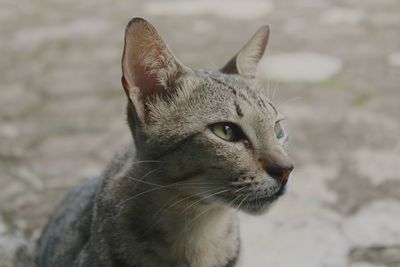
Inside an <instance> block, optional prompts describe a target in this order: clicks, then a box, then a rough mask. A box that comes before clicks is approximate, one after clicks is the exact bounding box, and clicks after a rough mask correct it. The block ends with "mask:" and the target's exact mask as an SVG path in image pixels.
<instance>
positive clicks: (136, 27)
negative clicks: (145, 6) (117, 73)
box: [122, 18, 190, 123]
mask: <svg viewBox="0 0 400 267" xmlns="http://www.w3.org/2000/svg"><path fill="white" fill-rule="evenodd" d="M189 71H190V69H189V68H187V67H185V66H183V65H182V64H181V63H179V62H178V60H177V59H176V58H175V57H174V55H173V54H172V52H171V51H170V50H169V49H168V47H167V45H166V43H165V42H164V41H163V40H162V38H161V36H160V35H159V34H158V32H157V30H156V29H155V28H154V27H153V25H151V24H150V23H149V22H147V21H146V20H144V19H142V18H133V19H132V20H131V21H130V22H129V23H128V26H127V27H126V31H125V46H124V53H123V55H122V73H123V76H122V85H123V87H124V90H125V92H126V94H127V96H128V97H129V98H130V100H131V101H132V103H133V105H134V107H135V111H136V114H137V117H138V118H139V120H140V121H141V122H144V123H145V122H146V118H147V115H148V112H149V110H148V104H149V102H150V101H151V100H152V99H154V98H155V97H156V96H162V95H166V94H169V93H171V91H172V90H174V86H173V85H171V83H172V82H173V81H174V80H175V79H177V78H178V76H180V75H183V74H184V73H187V72H189Z"/></svg>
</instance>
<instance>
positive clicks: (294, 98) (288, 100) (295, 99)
mask: <svg viewBox="0 0 400 267" xmlns="http://www.w3.org/2000/svg"><path fill="white" fill-rule="evenodd" d="M303 98H304V97H302V96H295V97H291V98H289V99H286V100H285V101H283V102H281V103H280V106H283V105H287V104H289V103H290V102H293V101H298V100H301V99H303Z"/></svg>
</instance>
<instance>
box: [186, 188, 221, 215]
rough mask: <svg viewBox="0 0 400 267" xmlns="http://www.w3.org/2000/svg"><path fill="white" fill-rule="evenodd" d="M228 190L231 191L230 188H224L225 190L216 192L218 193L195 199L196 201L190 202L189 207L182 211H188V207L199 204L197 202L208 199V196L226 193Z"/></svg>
mask: <svg viewBox="0 0 400 267" xmlns="http://www.w3.org/2000/svg"><path fill="white" fill-rule="evenodd" d="M227 191H229V189H224V190H221V191H218V192H216V193H213V194H211V195H208V196H206V197H202V198H200V199H199V200H197V201H195V202H194V203H192V204H190V205H189V206H187V207H186V208H185V209H184V210H183V211H182V213H185V211H187V210H188V209H190V208H191V207H193V206H194V205H195V204H197V203H199V202H201V201H203V200H206V199H208V198H210V197H212V196H215V195H217V194H221V193H225V192H227Z"/></svg>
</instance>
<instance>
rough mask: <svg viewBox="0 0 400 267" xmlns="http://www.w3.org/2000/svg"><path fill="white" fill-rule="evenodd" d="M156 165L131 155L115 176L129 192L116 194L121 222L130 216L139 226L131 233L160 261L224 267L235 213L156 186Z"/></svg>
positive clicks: (233, 243) (235, 244)
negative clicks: (160, 258)
mask: <svg viewBox="0 0 400 267" xmlns="http://www.w3.org/2000/svg"><path fill="white" fill-rule="evenodd" d="M155 165H156V164H154V163H153V162H150V161H149V162H146V160H142V159H137V158H132V157H131V158H129V159H127V161H126V162H125V164H123V165H120V170H119V171H118V172H115V173H114V177H113V180H114V182H115V184H116V185H118V184H119V185H122V184H123V185H124V188H126V189H127V190H124V191H123V192H115V193H116V194H114V196H115V195H118V196H119V197H118V198H119V199H118V205H119V209H120V212H119V217H120V220H119V222H120V223H127V222H129V221H130V219H127V217H132V220H135V221H136V223H137V225H135V229H134V231H136V233H135V234H136V235H139V236H140V237H141V238H143V239H145V240H148V241H149V240H151V242H149V243H151V244H153V245H154V244H156V245H155V246H154V247H156V249H154V247H153V248H152V249H153V251H155V253H156V254H157V255H159V256H160V257H166V256H165V255H169V256H168V257H171V258H172V259H178V261H179V260H182V262H190V263H191V264H192V265H191V266H218V264H217V265H216V264H215V263H221V266H224V262H226V261H227V259H232V258H235V257H237V253H238V248H239V231H238V224H237V219H236V214H235V212H234V210H232V209H231V208H228V207H225V206H221V205H216V204H209V203H206V202H204V201H202V199H200V198H199V197H192V196H188V195H182V194H180V193H179V190H177V188H175V187H170V186H168V185H161V184H159V183H157V182H155V181H160V178H161V177H160V175H161V174H160V173H158V172H156V171H154V170H155V168H156V166H155ZM117 188H118V186H117ZM118 190H120V189H118ZM121 203H122V204H121ZM126 227H130V226H129V225H127V226H126ZM223 255H225V259H224V257H223ZM165 260H168V259H165Z"/></svg>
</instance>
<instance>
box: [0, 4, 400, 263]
mask: <svg viewBox="0 0 400 267" xmlns="http://www.w3.org/2000/svg"><path fill="white" fill-rule="evenodd" d="M133 16H143V17H145V18H147V19H148V20H150V21H151V22H152V23H154V24H155V25H156V26H157V28H158V29H159V30H160V32H161V33H162V35H163V36H164V37H165V39H166V40H167V42H168V43H169V45H170V47H171V48H172V50H173V51H174V52H175V54H176V55H177V56H178V58H180V59H181V61H182V62H184V63H185V64H187V65H189V66H191V67H194V68H195V67H206V66H207V67H211V68H217V67H218V66H220V65H222V64H223V63H224V62H225V61H226V60H227V59H228V58H230V57H231V56H232V55H233V53H235V52H236V51H237V50H238V49H239V47H240V46H241V45H242V44H243V42H244V41H245V40H247V38H248V37H249V36H250V35H251V34H252V33H253V32H254V31H255V30H256V29H257V28H258V27H259V26H260V25H262V24H266V23H268V24H269V25H270V26H271V29H272V34H271V38H270V45H269V48H268V52H267V56H266V57H265V58H264V60H263V62H262V64H261V66H260V76H261V78H262V79H263V81H264V84H265V87H266V88H269V91H270V96H271V98H272V97H273V98H274V100H275V102H277V104H278V106H279V107H280V108H281V110H282V111H283V113H284V114H286V115H287V117H288V118H289V120H288V121H287V124H288V126H287V127H288V129H289V130H288V131H289V132H290V135H291V149H292V154H293V156H294V158H295V162H296V169H295V172H294V175H293V177H292V178H293V179H292V186H291V191H290V192H289V193H288V194H287V195H286V196H285V197H284V198H283V199H282V200H281V201H280V202H279V203H277V204H276V205H275V206H274V207H273V208H272V210H271V212H270V213H268V214H267V215H264V216H262V217H250V216H245V215H242V235H243V240H244V244H243V251H244V255H243V265H244V266H246V267H268V266H271V267H272V266H273V267H342V266H349V267H350V266H351V267H378V266H379V267H381V266H390V267H394V266H400V258H399V257H400V256H399V255H400V175H399V173H398V170H397V167H398V166H399V165H400V141H399V140H400V138H399V136H400V107H399V106H400V90H399V89H400V88H399V85H400V2H399V1H398V0H379V1H376V0H319V1H312V0H275V1H272V0H270V1H269V0H252V1H228V0H220V1H212V0H202V1H194V0H191V1H178V0H172V1H154V0H153V1H144V0H143V1H113V2H112V3H111V2H110V1H104V0H96V1H94V0H88V1H78V0H70V1H60V0H58V1H48V0H43V1H29V0H19V1H12V0H3V1H1V2H0V51H1V57H2V59H1V61H0V236H2V237H0V250H1V249H3V252H4V251H6V250H12V247H11V245H10V242H7V240H8V239H7V238H12V237H15V236H23V237H35V236H37V235H38V233H39V229H40V227H41V226H43V224H44V223H45V222H46V218H47V216H48V214H49V213H50V212H51V210H52V208H53V207H54V206H55V205H56V204H57V203H58V202H59V201H60V200H61V199H62V197H63V196H64V195H65V193H66V192H67V191H68V190H69V189H70V188H71V187H73V186H75V185H77V184H78V183H79V182H81V181H83V180H84V179H87V178H88V177H91V176H94V175H97V174H99V172H100V171H101V170H102V168H103V167H104V165H105V163H106V162H107V161H108V160H109V159H110V157H111V156H112V154H113V152H115V151H116V150H117V149H118V148H119V147H120V146H121V145H123V144H124V143H127V142H128V141H129V139H130V134H129V131H128V128H127V126H126V123H125V119H124V107H125V95H124V93H123V91H122V89H121V86H120V76H121V72H120V56H121V51H122V39H123V31H124V27H125V25H126V23H127V21H128V20H129V19H130V18H131V17H133ZM278 81H279V82H278ZM0 255H1V251H0ZM1 260H2V259H1V257H0V265H1V264H3V265H5V266H4V267H6V266H10V265H6V263H1ZM1 267H3V266H1Z"/></svg>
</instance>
